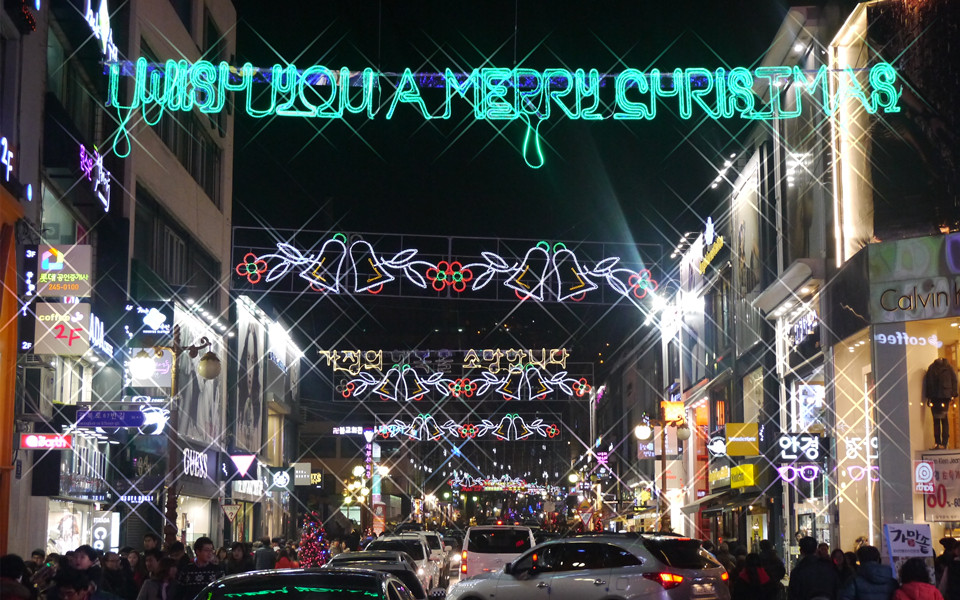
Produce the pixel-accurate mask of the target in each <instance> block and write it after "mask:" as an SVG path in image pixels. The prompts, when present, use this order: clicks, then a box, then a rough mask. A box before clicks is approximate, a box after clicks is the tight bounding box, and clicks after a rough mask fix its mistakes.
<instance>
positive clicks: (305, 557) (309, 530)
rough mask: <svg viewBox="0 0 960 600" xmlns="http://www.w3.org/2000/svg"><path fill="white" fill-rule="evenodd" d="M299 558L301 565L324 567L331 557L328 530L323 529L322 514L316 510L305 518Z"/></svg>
mask: <svg viewBox="0 0 960 600" xmlns="http://www.w3.org/2000/svg"><path fill="white" fill-rule="evenodd" d="M298 558H299V559H300V566H301V567H322V566H323V565H324V564H326V562H327V559H329V558H330V545H329V544H328V543H327V532H326V531H325V530H324V529H323V523H321V521H320V515H318V514H317V513H316V512H308V513H307V514H306V516H304V518H303V529H302V530H301V531H300V553H299V556H298Z"/></svg>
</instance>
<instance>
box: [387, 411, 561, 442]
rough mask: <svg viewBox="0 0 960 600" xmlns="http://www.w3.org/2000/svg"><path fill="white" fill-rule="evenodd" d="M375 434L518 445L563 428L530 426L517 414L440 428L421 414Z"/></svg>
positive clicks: (539, 423)
mask: <svg viewBox="0 0 960 600" xmlns="http://www.w3.org/2000/svg"><path fill="white" fill-rule="evenodd" d="M376 433H377V435H379V436H380V437H383V438H397V437H401V436H406V437H407V438H409V439H411V440H419V441H430V440H433V441H437V440H442V439H448V438H459V439H476V438H483V437H487V436H489V437H495V438H497V439H498V440H500V441H518V440H526V439H532V438H537V437H541V438H545V439H554V438H556V437H557V436H558V435H560V428H559V427H558V426H557V425H556V424H553V423H545V422H544V420H543V419H540V418H536V419H533V420H532V421H530V422H527V420H526V419H524V418H523V417H521V416H520V415H518V414H507V415H504V416H503V417H501V418H500V419H499V420H496V418H494V419H492V420H491V419H480V421H478V422H464V423H457V422H456V421H454V420H453V419H448V420H447V421H446V422H445V423H443V424H439V423H437V421H436V419H435V418H434V417H433V416H432V415H430V414H429V413H426V414H419V415H417V416H416V417H414V419H413V420H412V421H410V422H407V421H403V420H400V419H394V420H393V421H390V422H389V423H385V424H383V425H379V426H378V427H377V428H376Z"/></svg>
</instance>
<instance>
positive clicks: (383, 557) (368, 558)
mask: <svg viewBox="0 0 960 600" xmlns="http://www.w3.org/2000/svg"><path fill="white" fill-rule="evenodd" d="M374 562H383V563H390V564H394V563H397V564H399V563H405V564H408V565H410V567H411V568H412V569H413V571H414V572H416V571H417V563H416V561H415V560H413V558H412V557H411V556H410V555H409V554H407V553H406V552H401V551H397V550H361V551H359V552H341V553H340V554H336V555H334V556H331V557H330V558H329V559H328V560H327V564H326V565H324V566H337V567H347V566H352V564H351V563H374Z"/></svg>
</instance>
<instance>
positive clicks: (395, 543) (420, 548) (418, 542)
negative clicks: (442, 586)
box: [338, 535, 440, 590]
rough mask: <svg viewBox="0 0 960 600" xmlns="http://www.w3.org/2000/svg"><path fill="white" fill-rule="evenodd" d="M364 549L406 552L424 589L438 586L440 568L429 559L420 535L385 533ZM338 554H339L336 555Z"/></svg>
mask: <svg viewBox="0 0 960 600" xmlns="http://www.w3.org/2000/svg"><path fill="white" fill-rule="evenodd" d="M364 550H394V551H399V552H406V553H407V554H409V555H410V558H412V559H413V560H414V562H415V563H416V564H417V575H418V576H419V577H420V581H421V583H423V587H424V589H426V590H432V589H433V588H435V587H438V586H439V583H440V568H439V566H438V565H437V563H435V562H434V561H432V560H430V548H429V547H428V546H427V542H426V540H424V539H423V538H422V537H420V536H409V535H385V536H382V537H378V538H377V539H375V540H373V541H372V542H370V543H369V544H367V547H366V548H364ZM338 556H339V555H338Z"/></svg>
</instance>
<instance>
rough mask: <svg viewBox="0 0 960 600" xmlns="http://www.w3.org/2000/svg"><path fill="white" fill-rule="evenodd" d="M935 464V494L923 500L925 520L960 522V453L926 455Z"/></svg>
mask: <svg viewBox="0 0 960 600" xmlns="http://www.w3.org/2000/svg"><path fill="white" fill-rule="evenodd" d="M922 458H923V460H925V461H929V462H932V463H933V493H930V494H925V495H924V498H923V520H924V521H927V522H928V523H933V522H937V521H960V452H950V453H945V452H938V453H936V454H924V455H923V457H922Z"/></svg>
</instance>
